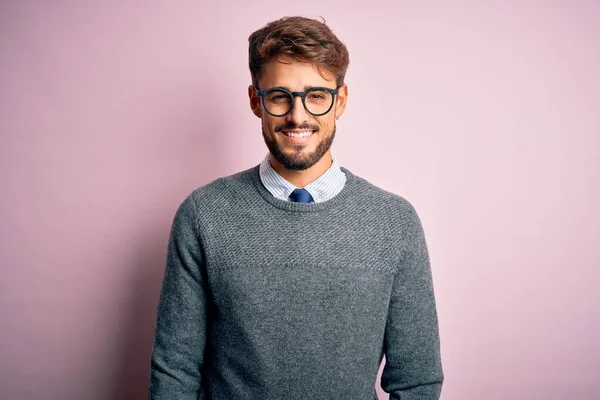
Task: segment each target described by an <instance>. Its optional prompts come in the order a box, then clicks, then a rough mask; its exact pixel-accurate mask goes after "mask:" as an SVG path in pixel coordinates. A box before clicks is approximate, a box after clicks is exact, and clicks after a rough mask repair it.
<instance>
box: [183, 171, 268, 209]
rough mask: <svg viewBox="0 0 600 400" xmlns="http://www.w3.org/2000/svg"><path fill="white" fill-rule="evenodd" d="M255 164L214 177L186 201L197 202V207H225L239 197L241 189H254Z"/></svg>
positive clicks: (193, 192)
mask: <svg viewBox="0 0 600 400" xmlns="http://www.w3.org/2000/svg"><path fill="white" fill-rule="evenodd" d="M257 168H258V167H257V166H254V167H251V168H248V169H246V170H243V171H239V172H236V173H234V174H231V175H227V176H223V177H220V178H217V179H214V180H212V181H210V182H208V183H206V184H204V185H202V186H200V187H198V188H196V189H195V190H194V191H192V192H191V193H190V194H189V195H188V196H187V198H186V199H185V200H184V202H185V201H190V202H193V203H195V205H196V207H200V206H202V207H208V208H212V207H223V206H225V205H228V203H230V202H231V201H234V200H235V199H239V193H240V191H242V192H243V191H250V190H253V186H254V184H253V179H254V175H255V174H256V169H257Z"/></svg>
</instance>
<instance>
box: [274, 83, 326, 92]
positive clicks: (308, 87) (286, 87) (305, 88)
mask: <svg viewBox="0 0 600 400" xmlns="http://www.w3.org/2000/svg"><path fill="white" fill-rule="evenodd" d="M275 87H280V88H284V89H285V90H289V91H290V92H293V90H292V89H290V88H289V87H288V86H275ZM315 87H323V86H310V85H306V86H304V91H305V92H306V91H307V90H308V89H312V88H315Z"/></svg>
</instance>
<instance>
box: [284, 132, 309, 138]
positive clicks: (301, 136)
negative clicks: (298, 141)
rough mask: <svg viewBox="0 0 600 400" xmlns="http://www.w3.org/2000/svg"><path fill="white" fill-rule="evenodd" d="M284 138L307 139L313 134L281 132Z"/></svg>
mask: <svg viewBox="0 0 600 400" xmlns="http://www.w3.org/2000/svg"><path fill="white" fill-rule="evenodd" d="M281 133H283V134H284V135H285V136H287V137H291V138H305V137H309V136H310V135H312V134H313V131H300V132H292V131H282V132H281Z"/></svg>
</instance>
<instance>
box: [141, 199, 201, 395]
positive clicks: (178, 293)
mask: <svg viewBox="0 0 600 400" xmlns="http://www.w3.org/2000/svg"><path fill="white" fill-rule="evenodd" d="M197 228H198V227H197V213H196V206H195V203H194V200H193V198H192V196H189V197H188V198H187V199H186V200H185V201H184V202H183V203H182V204H181V205H180V206H179V209H178V210H177V213H176V215H175V219H174V221H173V226H172V229H171V236H170V239H169V246H168V249H167V262H166V270H165V275H164V279H163V283H162V289H161V294H160V300H159V302H158V314H157V322H156V334H155V338H154V347H153V350H152V360H151V375H150V387H149V394H148V398H149V399H150V400H175V399H176V400H199V399H203V396H202V381H201V376H200V368H201V367H202V360H203V357H204V348H205V342H206V325H207V322H206V303H207V302H206V298H205V292H206V291H205V285H206V278H205V272H204V271H203V259H202V251H201V250H202V249H201V246H200V242H199V237H198V229H197Z"/></svg>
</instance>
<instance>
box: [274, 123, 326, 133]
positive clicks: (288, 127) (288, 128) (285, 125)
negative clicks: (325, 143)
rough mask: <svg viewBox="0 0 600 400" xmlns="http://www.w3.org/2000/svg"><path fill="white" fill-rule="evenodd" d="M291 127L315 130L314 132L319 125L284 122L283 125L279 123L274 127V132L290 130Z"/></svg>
mask: <svg viewBox="0 0 600 400" xmlns="http://www.w3.org/2000/svg"><path fill="white" fill-rule="evenodd" d="M291 129H297V130H301V129H310V130H311V131H315V132H318V131H319V127H318V126H317V125H309V124H300V125H294V124H284V125H279V126H277V127H275V132H281V131H283V130H291Z"/></svg>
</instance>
